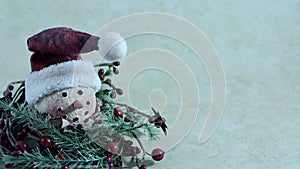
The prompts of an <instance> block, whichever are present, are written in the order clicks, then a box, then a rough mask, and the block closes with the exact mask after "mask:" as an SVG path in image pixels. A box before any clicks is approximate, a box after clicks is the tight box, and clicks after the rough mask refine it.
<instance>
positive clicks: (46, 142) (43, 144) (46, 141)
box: [40, 136, 52, 148]
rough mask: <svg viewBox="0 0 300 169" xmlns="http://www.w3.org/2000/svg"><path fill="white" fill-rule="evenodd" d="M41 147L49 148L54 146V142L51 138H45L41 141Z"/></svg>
mask: <svg viewBox="0 0 300 169" xmlns="http://www.w3.org/2000/svg"><path fill="white" fill-rule="evenodd" d="M40 145H41V147H42V148H49V147H50V146H51V145H52V141H51V140H50V138H49V137H47V136H43V137H42V138H41V140H40Z"/></svg>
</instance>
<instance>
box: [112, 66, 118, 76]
mask: <svg viewBox="0 0 300 169" xmlns="http://www.w3.org/2000/svg"><path fill="white" fill-rule="evenodd" d="M113 72H114V74H116V75H117V74H119V70H118V69H117V68H116V67H113Z"/></svg>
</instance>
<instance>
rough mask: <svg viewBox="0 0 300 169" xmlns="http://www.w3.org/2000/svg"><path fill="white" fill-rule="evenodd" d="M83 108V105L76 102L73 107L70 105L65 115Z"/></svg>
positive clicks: (64, 111) (64, 112)
mask: <svg viewBox="0 0 300 169" xmlns="http://www.w3.org/2000/svg"><path fill="white" fill-rule="evenodd" d="M82 107H83V105H82V103H81V102H80V101H78V100H75V101H74V102H73V103H72V104H71V105H69V106H68V107H67V108H66V109H65V110H63V114H69V113H71V112H73V111H75V110H77V109H81V108H82Z"/></svg>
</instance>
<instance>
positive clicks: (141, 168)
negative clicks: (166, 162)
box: [139, 165, 147, 169]
mask: <svg viewBox="0 0 300 169" xmlns="http://www.w3.org/2000/svg"><path fill="white" fill-rule="evenodd" d="M139 169H147V166H146V165H141V166H140V167H139Z"/></svg>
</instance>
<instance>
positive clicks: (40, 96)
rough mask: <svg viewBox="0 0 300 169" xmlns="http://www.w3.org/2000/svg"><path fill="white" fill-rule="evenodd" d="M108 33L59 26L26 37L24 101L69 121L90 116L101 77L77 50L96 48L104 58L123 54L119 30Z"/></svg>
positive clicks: (124, 45)
mask: <svg viewBox="0 0 300 169" xmlns="http://www.w3.org/2000/svg"><path fill="white" fill-rule="evenodd" d="M109 35H110V36H104V37H103V38H100V37H97V36H93V35H90V34H87V33H84V32H79V31H75V30H72V29H70V28H65V27H59V28H52V29H47V30H44V31H42V32H40V33H38V34H36V35H34V36H32V37H30V38H29V39H28V40H27V45H28V49H29V50H30V51H32V52H34V53H33V55H32V56H31V58H30V63H31V69H32V72H31V74H30V75H29V76H28V77H27V79H26V80H25V99H26V101H27V102H28V103H29V104H33V105H34V106H35V108H36V109H37V110H38V111H39V112H40V113H50V114H51V115H52V116H54V117H62V116H66V119H67V120H69V121H73V120H75V121H79V122H81V121H84V120H85V119H86V118H87V117H88V116H91V115H92V114H93V113H94V112H95V109H96V107H97V106H96V96H95V93H96V92H97V91H98V90H99V89H100V87H101V81H100V79H99V78H98V75H97V74H96V72H95V70H94V66H93V65H92V63H91V62H88V61H83V60H81V57H80V54H82V53H87V52H92V51H94V50H99V52H100V54H102V55H104V56H103V57H104V58H106V59H110V60H111V59H114V58H115V59H119V58H121V57H124V56H125V55H126V51H127V45H126V42H125V41H124V40H123V39H122V37H121V36H120V35H119V34H116V33H110V34H109ZM103 51H105V52H103ZM112 56H114V57H112Z"/></svg>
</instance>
